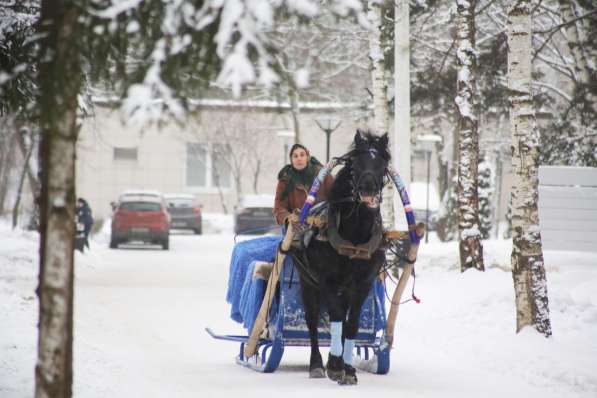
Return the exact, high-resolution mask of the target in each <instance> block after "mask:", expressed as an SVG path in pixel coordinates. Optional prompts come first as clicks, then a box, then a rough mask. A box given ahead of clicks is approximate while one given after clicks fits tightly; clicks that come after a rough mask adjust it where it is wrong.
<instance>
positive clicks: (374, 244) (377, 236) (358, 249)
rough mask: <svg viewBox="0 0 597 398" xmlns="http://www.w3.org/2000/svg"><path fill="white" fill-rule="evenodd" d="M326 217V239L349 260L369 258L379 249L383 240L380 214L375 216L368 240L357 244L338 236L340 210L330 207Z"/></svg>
mask: <svg viewBox="0 0 597 398" xmlns="http://www.w3.org/2000/svg"><path fill="white" fill-rule="evenodd" d="M327 218H328V222H327V231H326V235H327V239H328V241H329V242H330V245H332V247H333V248H334V249H335V250H336V251H337V252H338V254H341V255H343V256H347V257H348V258H350V259H351V260H352V259H359V260H370V259H371V256H372V255H373V253H374V252H376V251H377V250H378V249H379V247H380V245H381V243H382V240H383V230H382V225H381V216H380V215H379V214H378V215H377V216H376V217H375V221H374V223H373V227H372V228H371V238H370V239H369V241H367V242H365V243H360V244H358V245H355V244H353V243H352V242H349V241H347V240H346V239H344V238H342V237H341V236H340V233H339V232H338V227H339V226H340V212H337V211H333V210H332V209H331V208H330V209H329V211H328V214H327Z"/></svg>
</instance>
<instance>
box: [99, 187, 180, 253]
mask: <svg viewBox="0 0 597 398" xmlns="http://www.w3.org/2000/svg"><path fill="white" fill-rule="evenodd" d="M133 241H136V242H144V243H154V244H160V245H161V246H162V248H163V249H164V250H168V249H169V248H170V215H169V214H168V211H167V210H166V205H165V202H164V198H163V196H162V195H161V194H160V193H157V192H152V193H148V192H147V191H140V192H126V193H124V194H122V195H120V197H119V200H118V203H117V204H116V206H115V210H114V213H113V214H112V233H111V236H110V248H111V249H116V248H117V247H118V245H119V244H121V243H126V242H133Z"/></svg>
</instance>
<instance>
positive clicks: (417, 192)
mask: <svg viewBox="0 0 597 398" xmlns="http://www.w3.org/2000/svg"><path fill="white" fill-rule="evenodd" d="M409 191H410V192H409V198H410V202H411V206H412V209H413V213H414V215H415V220H416V221H417V222H425V221H426V220H427V212H426V210H427V183H425V182H416V181H413V182H411V183H410V187H409ZM439 205H440V199H439V195H438V193H437V191H436V190H435V185H434V184H433V183H430V184H429V225H427V230H428V231H435V228H436V224H437V219H438V211H439Z"/></svg>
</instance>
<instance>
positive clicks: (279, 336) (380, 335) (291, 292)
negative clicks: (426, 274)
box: [207, 133, 424, 384]
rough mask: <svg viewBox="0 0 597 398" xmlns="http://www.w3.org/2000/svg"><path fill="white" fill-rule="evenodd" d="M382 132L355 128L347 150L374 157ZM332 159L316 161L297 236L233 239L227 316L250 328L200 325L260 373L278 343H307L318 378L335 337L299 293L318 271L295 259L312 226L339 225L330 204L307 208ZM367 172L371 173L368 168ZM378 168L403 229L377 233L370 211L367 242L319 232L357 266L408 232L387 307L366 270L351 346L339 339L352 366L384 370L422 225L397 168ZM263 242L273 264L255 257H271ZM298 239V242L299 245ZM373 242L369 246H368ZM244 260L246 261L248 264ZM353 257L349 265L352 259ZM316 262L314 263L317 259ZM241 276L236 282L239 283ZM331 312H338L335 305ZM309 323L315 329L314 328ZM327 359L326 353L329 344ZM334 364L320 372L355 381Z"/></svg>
mask: <svg viewBox="0 0 597 398" xmlns="http://www.w3.org/2000/svg"><path fill="white" fill-rule="evenodd" d="M384 139H385V137H382V138H381V139H375V138H373V137H371V136H366V137H363V136H362V135H361V133H357V136H356V137H355V142H356V145H357V147H356V149H355V150H354V151H353V153H355V154H354V155H351V156H355V157H356V156H363V157H366V158H367V159H375V157H376V154H377V152H376V151H377V148H380V147H381V146H383V148H381V149H385V147H386V145H387V139H385V141H384ZM367 140H368V141H367ZM380 142H383V144H381V145H380ZM365 144H367V145H369V146H368V147H367V148H368V149H367V151H368V152H366V151H365V150H363V149H361V148H360V147H358V145H361V147H362V146H363V145H365ZM381 149H380V150H381ZM363 154H364V155H363ZM347 159H349V158H348V157H345V161H346V160H347ZM338 161H339V159H336V160H335V161H333V162H332V163H330V164H328V166H327V167H326V168H323V169H322V170H321V171H320V173H319V175H318V177H317V179H316V180H315V182H314V183H313V186H312V188H311V191H310V193H309V196H308V198H307V201H306V202H305V206H304V207H303V209H302V211H301V215H300V222H301V224H302V225H305V224H307V221H308V224H309V227H308V228H306V229H305V228H303V229H302V230H301V231H300V233H299V234H298V236H295V232H294V231H293V228H288V230H287V231H286V234H285V236H284V239H283V240H281V238H280V237H278V238H274V237H268V238H263V239H264V241H263V242H262V243H263V244H264V247H259V244H260V242H259V241H260V240H259V239H257V240H254V241H248V242H247V243H245V242H242V243H241V244H239V245H237V247H236V248H235V252H233V256H232V257H233V258H232V263H231V268H230V271H231V274H230V281H229V289H228V295H227V299H228V301H229V302H230V303H231V304H232V313H231V317H232V318H233V319H235V320H236V321H238V322H242V323H243V324H244V326H245V327H246V328H247V330H248V331H250V334H249V335H247V336H231V335H217V334H215V333H213V332H212V331H211V330H209V329H207V331H208V333H210V335H212V337H214V338H216V339H222V340H229V341H235V342H238V343H240V352H239V355H238V356H237V359H236V361H237V363H239V364H241V365H243V366H246V367H249V368H252V369H254V370H257V371H261V372H273V371H275V370H276V368H277V367H278V365H279V363H280V360H281V358H282V356H283V353H284V348H285V347H289V346H309V345H311V347H312V352H311V365H310V377H324V375H325V371H324V370H323V367H322V365H321V356H320V355H319V351H318V347H319V346H329V345H330V343H331V342H332V345H333V340H334V339H336V344H337V341H338V340H337V339H338V336H339V335H338V334H337V333H338V332H337V325H338V321H336V322H335V324H336V326H335V327H336V331H334V322H332V323H331V326H332V327H330V322H328V318H327V315H326V313H327V308H325V306H324V305H323V304H321V303H320V302H317V306H318V307H316V308H319V310H317V309H316V310H315V313H317V314H319V317H318V318H317V319H314V318H313V316H314V315H313V314H314V312H313V307H312V305H313V299H312V298H311V297H312V296H309V295H305V292H307V291H308V292H310V293H313V292H315V291H316V290H313V289H319V288H321V286H317V285H316V284H317V275H316V276H315V277H314V278H311V275H310V274H309V267H310V266H309V265H308V264H307V265H305V264H303V261H301V258H303V259H305V258H306V257H307V256H306V255H305V251H307V250H308V248H307V247H306V246H308V244H309V241H310V240H311V238H312V237H313V235H315V236H319V235H318V233H319V232H320V229H321V226H322V225H326V224H334V225H333V226H334V227H338V225H339V224H340V222H341V220H340V216H338V218H337V224H336V218H334V216H333V214H331V213H332V211H329V212H328V214H325V215H324V216H321V215H317V214H316V215H313V213H312V212H311V207H312V205H313V203H314V198H315V197H316V194H317V190H318V189H319V186H320V184H321V182H322V181H323V179H324V178H325V176H326V174H327V173H328V172H330V171H331V169H332V168H333V167H334V166H336V164H337V163H338ZM349 170H350V169H349ZM344 171H346V170H344ZM368 173H369V174H372V173H371V172H368ZM380 173H383V174H381V176H380V177H379V178H382V179H383V177H384V175H386V176H387V177H389V178H390V179H391V180H392V181H393V182H394V184H395V185H396V188H397V189H398V191H399V193H400V197H401V199H402V202H403V204H404V208H405V210H406V218H407V222H408V224H409V231H407V232H402V233H400V232H396V231H391V232H382V229H381V221H380V218H379V215H377V218H376V219H375V220H376V221H375V220H374V223H373V224H371V223H370V225H372V227H371V231H372V233H371V234H370V235H371V237H370V239H369V244H368V242H365V243H360V244H352V243H351V242H349V241H346V240H344V239H342V237H338V236H333V229H334V228H330V230H332V234H331V235H328V236H325V234H323V235H324V237H323V238H324V239H323V240H325V241H326V242H325V247H326V248H327V249H326V250H327V251H328V252H329V250H330V248H329V247H331V248H332V249H331V250H334V251H335V252H336V253H337V255H339V256H344V257H342V258H345V260H341V261H344V262H346V261H349V262H350V264H353V261H356V263H354V264H357V265H358V264H368V261H372V260H368V259H371V258H372V252H371V251H372V250H373V251H374V252H375V253H377V254H376V256H377V258H378V260H376V261H378V266H379V253H380V250H384V249H383V247H384V246H382V244H381V241H383V242H385V244H389V245H392V244H395V243H396V242H397V241H399V240H401V239H402V240H404V239H407V240H408V241H409V242H410V246H409V248H408V252H407V253H406V252H405V253H402V254H401V256H403V259H404V260H405V264H404V265H405V266H404V269H403V272H402V275H401V277H400V280H399V282H398V285H397V287H396V290H395V291H394V294H393V297H392V299H391V307H390V311H389V312H388V314H386V310H385V291H384V285H383V281H382V280H381V278H378V277H377V275H376V274H369V275H374V276H375V281H374V282H373V280H372V279H370V280H371V281H372V284H371V285H367V286H371V288H370V290H369V291H368V294H367V295H366V297H365V296H364V295H362V296H361V297H362V299H360V301H359V302H358V305H359V307H357V311H358V312H357V313H356V314H360V315H356V316H358V330H356V329H353V330H356V333H355V332H354V331H353V332H351V336H350V337H347V339H350V343H351V345H349V347H350V348H346V345H345V348H344V352H345V353H346V352H349V353H351V352H353V350H354V353H355V354H356V357H355V358H354V365H355V366H356V367H358V368H361V369H363V370H366V371H370V372H373V373H377V374H386V373H387V372H388V371H389V368H390V349H391V347H392V344H393V333H394V326H395V320H396V315H397V311H398V305H399V303H400V298H401V296H402V293H403V291H404V288H405V286H406V283H407V281H408V279H409V277H410V275H411V273H412V269H413V265H414V262H415V260H416V255H417V250H418V243H419V239H420V237H421V236H422V234H423V229H424V228H423V226H422V224H419V225H418V226H416V225H415V220H414V216H413V214H412V210H411V209H410V204H409V199H408V195H407V194H406V190H405V188H404V185H403V184H402V182H401V180H400V178H399V176H398V174H397V173H396V172H395V171H394V170H393V169H392V168H391V166H390V165H389V164H387V163H386V164H385V166H383V169H382V170H381V171H380ZM345 174H346V173H345ZM351 175H352V173H351ZM366 177H367V178H369V179H370V180H371V181H372V182H371V183H370V184H369V185H370V186H373V187H375V192H376V193H374V194H371V195H370V196H365V195H367V192H372V191H371V190H369V191H366V190H364V191H363V192H365V195H363V194H359V195H360V197H359V199H360V200H363V201H368V202H373V205H370V203H367V206H369V207H373V208H374V209H375V207H376V205H377V207H378V204H379V202H377V203H375V201H376V200H378V198H380V197H381V185H382V184H381V183H379V184H378V183H376V182H375V181H376V178H378V177H376V178H375V179H374V178H371V177H370V176H368V175H366ZM339 179H340V178H339ZM380 181H381V180H380ZM359 183H360V180H359ZM354 192H356V190H355V189H353V193H354ZM361 198H362V199H361ZM341 200H342V201H344V200H345V199H344V198H343V199H341ZM356 200H357V199H353V201H356ZM355 206H356V205H355ZM331 207H332V206H330V208H331ZM376 211H377V213H378V212H379V211H378V210H376ZM372 214H375V213H372ZM343 217H344V216H343ZM376 223H377V224H379V226H378V227H376V226H375V225H377V224H376ZM328 238H329V239H328ZM316 240H317V239H316ZM327 241H329V242H327ZM371 241H375V243H373V244H371V243H370V242H371ZM328 243H329V244H328ZM316 244H318V245H319V247H321V245H322V243H321V242H319V243H316ZM268 245H269V248H270V250H271V249H272V248H275V247H276V246H277V248H278V249H277V251H276V254H275V260H274V262H273V264H272V265H270V266H264V265H263V263H262V262H263V261H266V262H267V261H268V260H270V258H268V251H267V250H264V249H267V247H268ZM302 245H305V246H303V247H301V246H302ZM297 246H298V247H297ZM372 246H373V249H371V247H372ZM272 251H273V250H272ZM272 251H270V252H269V257H271V252H272ZM290 252H292V254H293V255H294V261H293V259H292V258H291V256H287V254H288V253H290ZM297 253H303V257H301V256H299V255H297ZM382 255H383V254H382ZM248 259H249V260H252V261H251V262H250V263H248V264H247V260H248ZM352 259H355V260H352ZM260 261H261V262H260ZM354 264H353V265H352V267H354V266H355V265H354ZM318 265H319V266H321V264H318ZM266 269H271V272H267V271H266V272H264V270H266ZM376 272H377V271H376ZM254 276H255V278H254ZM299 277H300V278H299ZM299 279H300V283H299ZM311 279H313V280H311ZM241 280H242V283H241V282H240V281H241ZM301 283H302V289H303V290H304V291H303V292H302V295H301ZM314 284H315V285H314ZM311 285H314V286H311ZM241 286H242V287H241ZM307 288H308V289H307ZM361 291H362V292H363V293H367V290H362V289H361ZM301 296H302V298H301ZM303 298H304V299H308V300H309V301H310V302H311V304H310V305H309V306H304V305H303ZM315 300H319V299H315ZM328 302H329V301H328ZM303 308H304V310H303ZM307 309H309V310H310V311H311V312H310V313H311V315H310V316H311V318H309V313H306V310H307ZM335 311H336V313H337V308H336V310H335ZM346 317H347V318H348V317H349V313H347V314H346ZM306 318H307V319H311V321H309V322H307V321H306V320H305V319H306ZM336 319H338V315H336ZM340 319H341V318H340ZM352 319H353V321H352V322H355V318H354V316H353V318H352ZM313 321H316V323H317V327H316V328H315V325H314V324H313ZM349 321H350V319H348V321H347V322H349ZM309 325H310V326H309ZM353 325H355V326H356V324H355V323H353ZM308 326H309V327H308ZM346 327H348V328H349V329H350V328H351V327H352V326H350V323H349V324H347V326H346ZM309 329H311V332H309ZM349 329H347V330H349ZM315 330H316V333H315V332H314V331H315ZM347 333H348V332H347ZM343 336H344V335H343ZM314 339H315V340H314ZM343 340H344V339H343ZM347 341H348V340H347ZM314 344H315V345H314ZM331 349H334V347H331ZM313 350H315V351H313ZM314 355H315V357H314ZM334 355H335V354H334ZM330 358H332V351H331V350H330ZM334 358H335V357H334ZM334 358H332V359H334ZM338 358H340V359H339V360H340V361H341V363H343V362H342V357H338ZM351 358H352V354H350V356H349V359H350V360H351V362H349V364H352V359H351ZM314 361H315V362H314ZM336 361H337V360H336ZM318 364H319V365H318ZM333 366H334V364H331V365H330V359H328V365H327V373H328V377H329V378H330V379H332V380H335V381H338V382H339V383H340V384H356V375H355V374H354V369H353V368H352V367H350V366H348V365H344V364H342V365H339V366H342V368H338V366H336V368H334V367H333ZM336 369H342V370H341V372H340V371H339V370H338V371H336ZM350 369H353V370H350Z"/></svg>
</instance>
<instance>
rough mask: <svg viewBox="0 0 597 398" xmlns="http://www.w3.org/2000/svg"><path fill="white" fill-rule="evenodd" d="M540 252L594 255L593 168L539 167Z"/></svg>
mask: <svg viewBox="0 0 597 398" xmlns="http://www.w3.org/2000/svg"><path fill="white" fill-rule="evenodd" d="M539 224H540V225H541V238H542V241H543V249H547V250H550V249H551V250H582V251H595V252H597V168H592V167H564V166H541V167H539Z"/></svg>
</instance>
